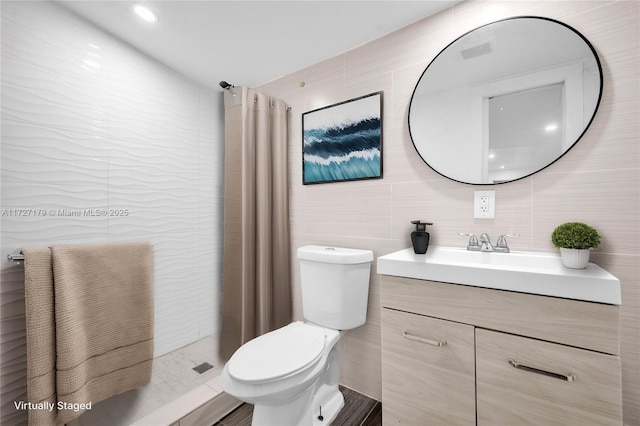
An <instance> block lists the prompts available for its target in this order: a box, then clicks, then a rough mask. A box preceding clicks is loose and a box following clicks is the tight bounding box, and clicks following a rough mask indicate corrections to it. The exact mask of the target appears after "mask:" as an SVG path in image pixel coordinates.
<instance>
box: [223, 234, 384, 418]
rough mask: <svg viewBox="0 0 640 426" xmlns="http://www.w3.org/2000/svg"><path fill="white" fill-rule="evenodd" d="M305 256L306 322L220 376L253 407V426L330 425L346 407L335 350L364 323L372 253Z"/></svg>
mask: <svg viewBox="0 0 640 426" xmlns="http://www.w3.org/2000/svg"><path fill="white" fill-rule="evenodd" d="M298 258H299V259H300V273H301V287H302V294H303V313H304V316H305V319H306V320H307V321H306V322H301V321H295V322H292V323H291V324H289V325H287V326H285V327H282V328H279V329H277V330H274V331H271V332H269V333H266V334H264V335H262V336H259V337H256V338H255V339H252V340H250V341H249V342H247V343H245V344H244V345H242V346H241V347H240V348H239V349H238V350H237V351H236V352H235V353H234V354H233V356H232V357H231V359H230V360H229V361H228V362H227V363H226V365H225V367H224V369H223V371H222V374H221V376H220V384H221V386H222V388H223V389H224V391H225V392H227V393H228V394H230V395H232V396H234V397H236V398H238V399H240V400H241V401H244V402H248V403H250V404H253V405H254V410H253V419H252V425H253V426H289V425H291V426H302V425H305V426H312V425H313V426H315V425H329V424H331V422H332V421H333V420H334V419H335V417H336V416H337V415H338V412H339V411H340V410H341V409H342V407H343V406H344V398H343V396H342V394H341V393H340V391H339V389H338V385H339V383H340V357H339V354H338V351H337V349H336V348H335V345H336V343H337V342H338V340H339V339H340V338H341V337H342V336H343V335H344V334H345V333H346V330H347V329H350V328H355V327H357V326H359V325H362V324H364V322H365V319H366V306H367V296H368V289H369V275H370V264H371V262H372V261H373V253H372V252H371V251H368V250H356V249H343V248H334V247H323V246H304V247H301V248H299V249H298ZM305 294H306V297H305ZM310 296H313V297H310Z"/></svg>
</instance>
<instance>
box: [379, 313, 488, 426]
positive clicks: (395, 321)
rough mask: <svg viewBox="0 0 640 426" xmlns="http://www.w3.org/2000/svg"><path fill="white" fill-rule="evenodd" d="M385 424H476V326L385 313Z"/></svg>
mask: <svg viewBox="0 0 640 426" xmlns="http://www.w3.org/2000/svg"><path fill="white" fill-rule="evenodd" d="M382 421H383V423H384V424H385V425H395V424H403V425H420V426H423V425H434V426H436V425H443V426H444V425H446V426H452V425H475V422H476V412H475V364H474V330H473V326H470V325H465V324H459V323H455V322H451V321H445V320H439V319H435V318H430V317H425V316H422V315H416V314H410V313H406V312H401V311H394V310H391V309H382Z"/></svg>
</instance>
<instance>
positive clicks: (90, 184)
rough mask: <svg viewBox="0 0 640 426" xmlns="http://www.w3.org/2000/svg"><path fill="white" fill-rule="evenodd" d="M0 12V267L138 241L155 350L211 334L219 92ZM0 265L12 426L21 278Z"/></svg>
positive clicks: (59, 15) (6, 413) (5, 390)
mask: <svg viewBox="0 0 640 426" xmlns="http://www.w3.org/2000/svg"><path fill="white" fill-rule="evenodd" d="M1 12H2V50H1V55H2V57H1V58H2V86H1V96H2V99H1V100H2V111H1V113H2V123H1V126H2V127H1V132H2V145H1V149H2V151H1V154H2V174H1V178H2V193H1V207H0V209H1V210H2V212H3V213H2V217H1V225H2V234H1V244H2V246H1V256H0V257H1V259H6V256H7V254H9V253H11V252H13V251H14V250H16V249H20V248H22V247H28V246H43V245H51V244H65V243H85V242H86V243H99V242H108V241H121V240H138V239H140V240H149V241H152V242H153V244H154V256H155V299H156V300H155V302H156V303H155V306H156V314H155V315H156V319H155V356H160V355H163V354H165V353H167V352H170V351H172V350H174V349H177V348H180V347H182V346H184V345H186V344H188V343H191V342H194V341H196V340H198V339H199V338H202V337H204V336H208V335H212V334H214V333H216V331H217V329H218V315H217V312H219V309H218V303H219V297H220V293H219V292H220V286H219V282H220V276H221V272H220V271H221V247H220V242H221V235H222V234H221V232H222V231H221V220H222V219H221V207H222V165H223V153H222V145H223V129H222V126H221V124H220V123H221V122H222V114H223V109H222V103H221V102H222V96H221V94H220V93H218V92H214V91H211V90H209V89H204V88H203V87H201V86H199V85H197V84H195V83H192V82H191V81H189V80H188V79H186V78H185V77H183V76H181V75H179V74H176V73H175V72H173V71H171V70H170V69H168V68H166V67H165V66H163V65H161V64H159V63H157V62H155V61H153V60H151V59H149V58H147V57H145V56H144V55H142V54H141V53H140V52H138V51H136V50H134V49H132V48H131V47H130V46H128V45H126V44H123V43H121V42H120V41H118V40H117V39H115V38H113V37H111V36H109V35H108V34H105V33H103V32H100V31H98V30H97V29H96V28H95V27H94V26H92V25H90V24H88V23H87V22H85V21H83V20H81V19H79V18H78V17H76V16H75V15H72V14H71V13H68V12H67V11H65V10H64V9H61V8H60V7H59V6H57V5H56V4H55V3H51V2H18V1H15V2H14V1H3V2H2V10H1ZM18 209H33V210H32V211H30V212H27V213H25V212H24V210H23V211H22V213H18V211H19V210H18ZM104 210H106V211H107V215H106V216H103V215H102V213H100V214H98V215H90V214H91V213H89V215H87V213H86V212H87V211H91V212H94V211H104ZM109 212H111V213H109ZM0 265H1V274H2V275H1V278H2V281H1V286H0V306H1V309H2V311H1V313H0V340H1V342H2V351H1V361H0V377H1V380H2V384H1V396H2V400H1V403H2V412H1V417H0V423H2V424H5V423H6V424H19V423H20V422H21V421H24V420H25V419H26V415H25V413H23V412H16V410H15V408H14V405H13V401H14V400H15V399H18V400H20V399H24V398H25V392H26V379H25V374H26V355H25V354H26V347H25V343H26V341H25V318H24V285H23V279H24V275H23V267H22V266H21V265H16V264H14V263H10V262H8V261H6V260H1V261H0Z"/></svg>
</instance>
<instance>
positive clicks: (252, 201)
mask: <svg viewBox="0 0 640 426" xmlns="http://www.w3.org/2000/svg"><path fill="white" fill-rule="evenodd" d="M224 101H225V145H224V146H225V165H224V167H225V171H224V182H225V183H224V186H225V187H224V254H223V295H222V297H223V302H222V303H223V305H222V335H221V339H220V355H221V356H222V357H223V359H228V358H229V357H230V356H231V355H232V354H233V352H234V351H235V350H236V349H237V348H239V347H240V346H241V345H242V344H244V343H245V342H247V341H249V340H251V339H252V338H254V337H256V336H259V335H261V334H264V333H266V332H268V331H271V330H274V329H276V328H279V327H282V326H284V325H286V324H288V323H289V322H290V321H291V315H292V314H291V312H292V306H291V286H290V277H289V275H290V272H289V266H290V265H289V262H290V261H289V256H290V249H289V205H288V203H289V200H288V172H287V167H288V160H287V151H288V146H287V133H288V132H287V127H288V122H287V105H286V104H284V102H282V101H279V100H275V99H271V98H269V97H268V96H266V95H264V94H261V93H258V92H256V91H254V90H252V89H249V88H246V87H234V88H232V89H231V90H226V91H225V93H224Z"/></svg>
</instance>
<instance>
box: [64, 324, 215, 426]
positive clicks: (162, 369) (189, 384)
mask: <svg viewBox="0 0 640 426" xmlns="http://www.w3.org/2000/svg"><path fill="white" fill-rule="evenodd" d="M216 345H217V342H215V341H214V337H213V336H208V337H205V338H202V339H200V340H198V341H197V342H194V343H192V344H190V345H188V346H185V347H183V348H180V349H177V350H175V351H173V352H170V353H168V354H165V355H162V356H160V357H158V358H156V359H154V361H153V373H152V377H151V383H149V384H148V385H146V386H143V387H141V388H138V389H133V390H130V391H129V392H125V393H123V394H120V395H116V396H114V397H111V398H109V399H107V400H105V401H102V402H99V403H97V404H95V405H94V406H93V407H92V410H91V411H87V412H85V413H84V414H83V415H82V416H80V417H79V418H78V419H76V420H74V421H72V422H70V423H69V426H85V425H86V426H102V425H104V426H114V425H118V426H121V425H130V424H132V423H134V422H135V421H137V420H139V419H141V418H143V417H145V416H147V415H148V414H150V413H152V412H154V411H155V410H157V409H159V408H161V407H163V406H166V405H167V404H168V403H170V402H172V401H174V400H176V399H177V398H179V397H181V396H183V395H185V394H186V393H188V392H189V391H191V390H193V389H195V388H197V387H199V386H201V385H202V384H204V383H207V382H209V381H211V380H212V379H213V378H214V377H215V376H218V375H219V374H220V372H221V371H222V367H223V365H224V364H223V363H222V362H220V361H219V360H218V359H215V354H216V353H217V351H216V349H215V348H216ZM203 362H207V363H209V364H211V365H213V366H214V368H211V369H209V370H207V371H205V372H204V373H202V374H199V373H198V372H196V371H194V370H193V368H194V367H196V366H198V365H200V364H202V363H203Z"/></svg>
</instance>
